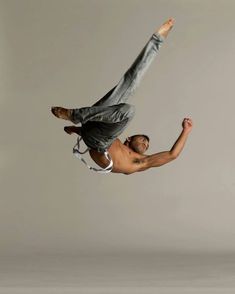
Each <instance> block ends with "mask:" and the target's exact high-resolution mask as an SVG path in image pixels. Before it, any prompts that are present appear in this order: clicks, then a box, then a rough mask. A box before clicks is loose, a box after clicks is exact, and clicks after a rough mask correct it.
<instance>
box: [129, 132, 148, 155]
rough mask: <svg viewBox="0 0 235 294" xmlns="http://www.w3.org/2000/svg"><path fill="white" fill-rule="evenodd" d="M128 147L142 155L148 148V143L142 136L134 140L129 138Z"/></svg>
mask: <svg viewBox="0 0 235 294" xmlns="http://www.w3.org/2000/svg"><path fill="white" fill-rule="evenodd" d="M129 146H130V148H131V149H133V150H134V151H135V152H137V153H140V154H144V153H145V152H146V150H147V149H148V148H149V142H148V140H147V138H145V137H144V136H136V137H134V138H131V141H130V143H129Z"/></svg>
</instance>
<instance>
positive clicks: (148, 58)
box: [72, 33, 164, 152]
mask: <svg viewBox="0 0 235 294" xmlns="http://www.w3.org/2000/svg"><path fill="white" fill-rule="evenodd" d="M163 42H164V37H162V36H160V35H159V34H158V33H154V34H153V35H152V36H151V38H150V39H149V41H148V42H147V44H146V45H145V47H144V48H143V49H142V51H141V52H140V54H139V55H138V57H137V58H136V60H135V61H134V63H133V64H132V65H131V67H130V68H129V69H128V70H127V71H126V73H125V74H124V75H123V77H122V78H121V80H120V81H119V82H118V84H117V85H116V86H114V87H113V88H112V89H111V90H110V91H109V92H108V93H107V94H106V95H105V96H104V97H102V98H101V99H100V100H99V101H97V102H96V103H95V104H94V105H92V106H91V107H82V108H77V109H73V111H72V122H73V123H74V124H78V123H81V124H82V128H81V134H82V138H83V141H84V142H85V144H86V145H87V146H88V147H90V148H92V149H96V150H97V151H98V152H104V151H105V150H107V149H108V148H109V147H110V145H111V144H112V143H113V141H114V140H115V139H116V138H117V137H118V136H119V135H120V134H121V133H122V132H123V131H124V129H125V128H126V127H127V126H128V124H129V122H130V121H131V120H132V118H133V117H134V113H135V109H134V106H133V105H130V104H127V103H125V102H126V101H127V99H128V98H129V97H130V96H131V95H133V93H134V92H135V89H136V88H137V86H138V85H139V83H140V81H141V79H142V77H143V75H144V73H145V72H146V70H147V69H148V67H149V66H150V64H151V62H152V61H153V59H154V58H155V56H156V55H157V52H158V51H159V48H160V46H161V44H162V43H163Z"/></svg>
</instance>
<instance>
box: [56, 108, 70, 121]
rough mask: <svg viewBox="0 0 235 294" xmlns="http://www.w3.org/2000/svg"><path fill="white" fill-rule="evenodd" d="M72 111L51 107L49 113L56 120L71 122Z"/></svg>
mask: <svg viewBox="0 0 235 294" xmlns="http://www.w3.org/2000/svg"><path fill="white" fill-rule="evenodd" d="M72 111H73V110H72V109H67V108H63V107H56V106H54V107H51V112H52V113H53V114H54V115H55V116H56V117H58V118H61V119H65V120H69V121H71V118H72V117H71V116H72Z"/></svg>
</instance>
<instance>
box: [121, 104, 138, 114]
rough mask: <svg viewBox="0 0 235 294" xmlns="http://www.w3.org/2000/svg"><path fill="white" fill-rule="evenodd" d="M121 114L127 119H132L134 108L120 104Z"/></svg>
mask: <svg viewBox="0 0 235 294" xmlns="http://www.w3.org/2000/svg"><path fill="white" fill-rule="evenodd" d="M120 110H121V112H122V113H123V114H125V115H126V116H127V117H133V116H134V115H135V106H134V105H131V104H127V103H121V109H120Z"/></svg>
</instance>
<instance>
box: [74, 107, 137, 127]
mask: <svg viewBox="0 0 235 294" xmlns="http://www.w3.org/2000/svg"><path fill="white" fill-rule="evenodd" d="M134 112H135V108H134V106H133V105H130V104H127V103H120V104H117V105H110V106H91V107H82V108H76V109H73V111H72V114H71V118H70V119H71V121H72V122H73V123H74V124H78V123H81V124H82V125H84V124H86V123H87V122H88V121H95V122H104V123H117V122H120V121H123V120H125V119H126V118H128V117H129V116H132V115H133V114H134Z"/></svg>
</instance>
